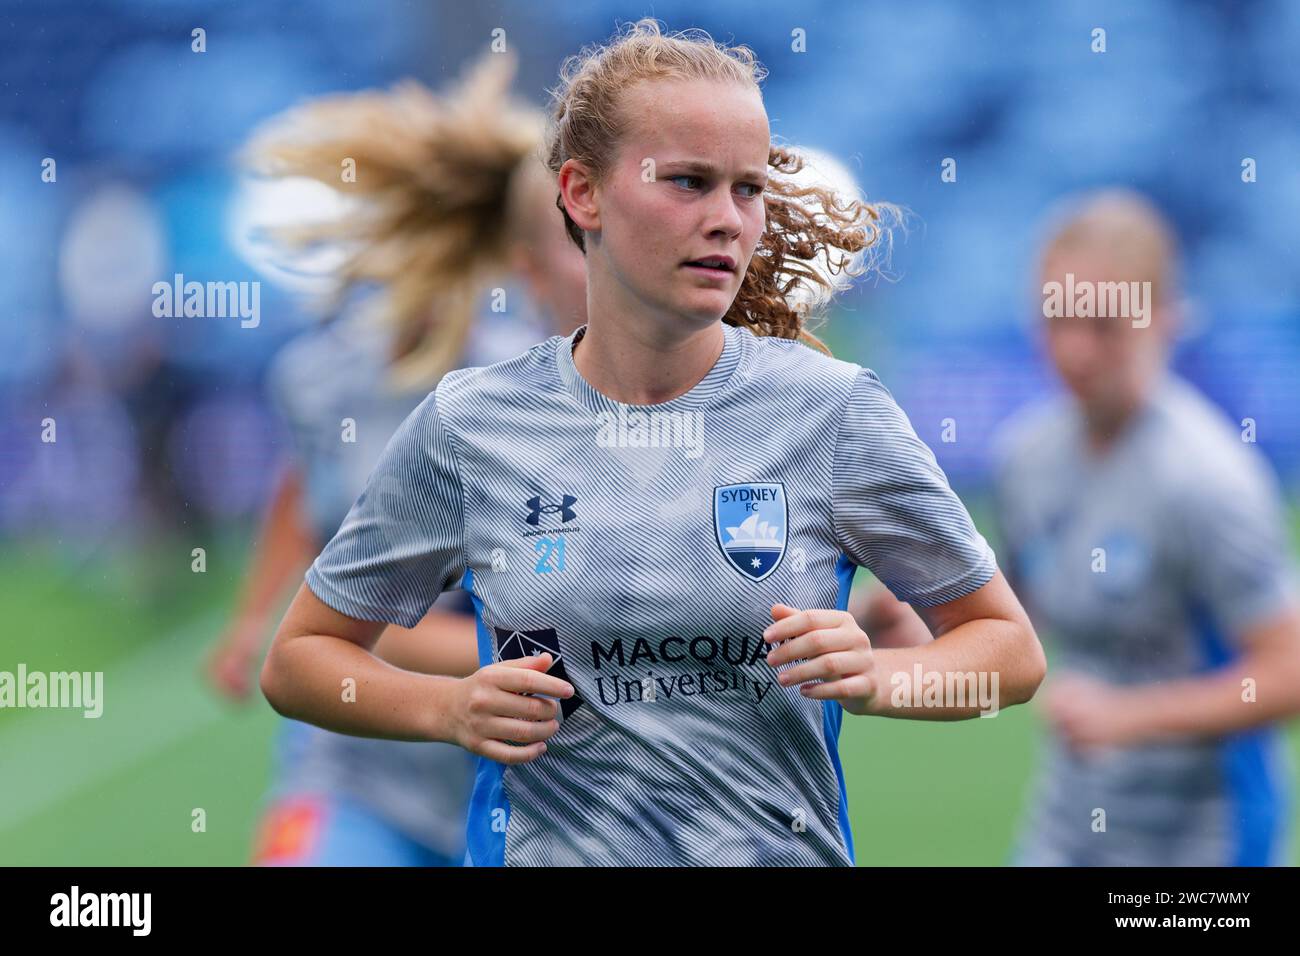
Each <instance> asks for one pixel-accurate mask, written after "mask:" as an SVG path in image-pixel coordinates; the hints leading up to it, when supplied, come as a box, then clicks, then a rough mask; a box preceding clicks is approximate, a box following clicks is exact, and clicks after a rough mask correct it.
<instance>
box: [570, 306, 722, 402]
mask: <svg viewBox="0 0 1300 956" xmlns="http://www.w3.org/2000/svg"><path fill="white" fill-rule="evenodd" d="M591 314H592V315H594V316H599V317H600V318H598V319H596V320H595V321H589V322H588V325H587V329H586V332H585V333H584V334H583V336H582V338H581V339H580V340H579V341H578V343H577V344H576V345H575V346H574V349H573V364H574V366H575V367H576V368H577V369H578V374H580V375H581V376H582V377H583V378H584V379H585V380H586V381H587V384H588V385H590V386H591V387H592V388H594V389H595V390H596V391H598V392H600V393H601V394H602V395H604V396H605V397H606V398H610V399H613V400H614V401H616V402H623V403H624V404H627V405H658V404H661V403H663V402H668V401H671V400H673V399H674V398H678V397H680V396H682V395H684V394H686V393H687V392H689V391H690V390H691V389H692V388H694V387H695V386H696V385H698V384H699V383H700V382H701V381H702V380H703V379H704V377H705V376H706V375H708V374H709V371H710V370H711V369H712V368H713V366H714V365H716V364H717V362H718V359H719V357H720V356H721V355H722V350H723V348H724V346H725V345H726V333H725V331H724V330H723V328H722V323H721V322H715V323H713V324H712V325H709V326H707V327H705V328H703V329H665V328H664V327H663V326H662V325H661V324H658V323H654V322H639V321H627V320H624V319H620V318H610V317H609V316H610V315H612V314H613V313H610V312H603V313H602V312H600V311H599V310H596V309H593V310H591Z"/></svg>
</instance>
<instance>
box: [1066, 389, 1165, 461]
mask: <svg viewBox="0 0 1300 956" xmlns="http://www.w3.org/2000/svg"><path fill="white" fill-rule="evenodd" d="M1150 397H1151V383H1147V384H1146V385H1145V386H1143V387H1142V388H1140V389H1137V390H1135V391H1134V392H1133V393H1131V394H1129V395H1127V396H1125V397H1124V398H1123V399H1122V400H1120V401H1112V402H1108V403H1107V405H1106V406H1105V407H1102V408H1085V409H1084V414H1083V421H1084V433H1085V435H1086V437H1087V444H1088V451H1089V453H1090V454H1091V455H1093V456H1094V457H1097V458H1103V457H1105V456H1106V455H1108V454H1109V453H1110V452H1111V450H1112V449H1113V448H1114V447H1115V446H1116V445H1117V444H1119V442H1120V441H1121V440H1122V439H1123V438H1124V436H1125V435H1127V434H1128V432H1129V430H1130V429H1132V428H1133V427H1134V425H1135V424H1136V422H1137V420H1138V419H1139V418H1140V417H1141V415H1142V410H1143V409H1144V408H1145V407H1146V405H1147V402H1148V401H1149V400H1150Z"/></svg>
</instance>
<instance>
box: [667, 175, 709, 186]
mask: <svg viewBox="0 0 1300 956" xmlns="http://www.w3.org/2000/svg"><path fill="white" fill-rule="evenodd" d="M683 179H684V180H687V181H689V182H692V183H695V184H696V185H699V184H700V183H702V182H704V180H703V179H702V178H701V177H699V176H687V175H682V176H669V177H668V181H669V182H670V183H672V182H677V181H679V180H683ZM682 188H683V189H690V188H691V187H690V186H683V187H682Z"/></svg>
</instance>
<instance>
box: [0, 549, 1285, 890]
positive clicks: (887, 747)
mask: <svg viewBox="0 0 1300 956" xmlns="http://www.w3.org/2000/svg"><path fill="white" fill-rule="evenodd" d="M190 547H191V545H189V544H184V543H177V542H174V543H171V544H169V545H155V546H152V547H150V548H149V549H141V550H138V551H134V552H131V553H128V554H125V555H123V554H115V555H106V554H105V555H96V556H93V557H91V558H88V559H72V558H69V557H68V556H67V555H66V554H61V553H59V552H58V551H56V550H54V549H50V550H48V551H45V552H43V553H33V552H32V551H31V550H30V549H29V548H25V549H24V551H23V553H22V554H18V553H16V552H8V553H0V606H3V607H4V608H5V609H6V612H7V613H6V620H5V623H6V627H5V628H4V631H3V633H0V670H10V671H12V670H14V669H15V668H16V667H17V664H18V663H19V662H22V663H25V664H26V665H27V668H28V670H29V671H32V670H46V671H52V670H80V671H87V670H103V671H104V673H105V676H104V698H105V704H104V714H103V716H102V717H100V718H98V719H93V720H92V719H86V718H84V717H82V716H81V714H80V712H79V711H59V710H18V709H6V710H0V780H2V781H4V786H3V788H0V865H25V864H34V865H239V864H242V863H243V862H245V860H246V858H247V854H248V848H249V846H250V842H251V840H252V835H253V830H254V826H255V824H256V821H257V816H258V812H259V809H260V806H261V802H262V799H263V795H264V792H265V789H266V786H267V783H268V780H269V775H270V770H271V743H272V736H273V734H274V732H275V729H276V725H277V721H278V720H279V718H278V717H277V716H276V715H275V714H274V713H273V712H272V711H271V710H270V708H269V707H268V706H267V704H266V703H265V701H263V700H261V699H260V697H259V698H258V699H257V700H256V701H255V702H254V703H253V704H252V705H250V706H249V707H246V708H243V709H239V708H235V707H232V706H230V705H227V704H225V703H223V702H220V701H217V700H216V699H215V698H214V696H213V695H212V694H211V693H209V692H208V690H207V688H206V687H205V685H204V684H203V682H202V680H201V676H200V666H201V662H202V659H203V654H204V652H205V650H206V646H207V643H208V642H209V641H210V639H211V638H212V637H213V635H215V634H216V633H217V631H218V629H219V627H220V626H221V624H222V622H223V620H224V617H223V615H224V613H225V610H226V609H227V608H229V607H230V606H231V602H232V596H233V594H234V591H235V587H236V582H237V580H238V575H239V572H240V562H241V561H242V560H243V556H244V549H243V546H242V545H241V544H239V543H238V542H236V541H230V542H227V543H226V544H225V545H222V544H221V543H219V542H216V543H213V545H212V546H211V547H210V548H209V550H208V557H207V572H206V573H205V574H193V573H191V571H190V557H189V548H190ZM1049 654H1050V648H1049ZM1040 732H1041V725H1040V722H1039V720H1038V718H1037V715H1036V713H1035V711H1034V708H1033V705H1030V706H1029V707H1021V708H1015V709H1013V710H1009V711H1007V712H1005V713H1002V714H1000V715H999V716H998V717H996V718H994V719H984V720H971V721H965V722H961V723H954V724H938V723H928V722H912V721H888V720H863V719H858V718H853V717H848V716H846V718H845V721H844V730H843V734H842V737H841V744H840V753H841V757H842V759H843V762H844V768H845V774H846V776H847V778H848V791H849V811H850V817H851V819H852V824H853V833H854V839H855V842H856V845H857V855H858V861H859V863H860V864H866V865H872V864H879V865H934V864H940V865H943V864H947V865H983V866H996V865H1000V864H1002V863H1004V862H1005V861H1006V859H1007V856H1008V853H1009V851H1010V847H1011V840H1012V836H1013V834H1014V832H1015V828H1016V824H1017V821H1018V817H1019V813H1020V809H1021V807H1022V806H1023V804H1024V801H1025V798H1026V789H1027V786H1028V783H1029V774H1030V771H1031V768H1032V763H1033V755H1034V748H1035V747H1036V746H1037V743H1038V740H1039V735H1040ZM1289 739H1290V742H1291V745H1292V749H1293V751H1294V752H1295V755H1296V760H1295V765H1296V766H1297V767H1300V727H1297V726H1293V728H1292V730H1291V733H1290V735H1289ZM1293 788H1294V791H1295V792H1298V793H1300V781H1295V782H1293ZM198 822H201V823H202V824H203V829H202V830H201V831H199V832H196V829H197V823H198ZM1296 838H1297V843H1296V844H1294V845H1293V846H1292V853H1291V862H1294V861H1295V860H1296V858H1297V856H1300V853H1298V852H1297V851H1300V829H1298V832H1297V833H1296Z"/></svg>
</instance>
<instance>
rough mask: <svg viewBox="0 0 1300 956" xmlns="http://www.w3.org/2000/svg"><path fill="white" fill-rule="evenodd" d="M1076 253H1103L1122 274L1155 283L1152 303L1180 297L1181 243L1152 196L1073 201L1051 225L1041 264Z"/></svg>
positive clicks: (1111, 194)
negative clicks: (1178, 295) (1179, 250)
mask: <svg viewBox="0 0 1300 956" xmlns="http://www.w3.org/2000/svg"><path fill="white" fill-rule="evenodd" d="M1074 251H1094V252H1098V253H1100V254H1101V255H1102V256H1103V257H1104V258H1105V260H1106V261H1107V262H1108V263H1110V264H1111V267H1112V269H1113V271H1115V272H1116V273H1117V275H1116V276H1115V278H1117V279H1118V278H1121V277H1125V278H1127V277H1131V278H1133V279H1135V280H1141V281H1149V282H1150V283H1151V301H1152V302H1157V303H1159V302H1165V301H1166V300H1167V299H1168V298H1170V297H1173V296H1175V295H1176V294H1177V288H1178V281H1179V280H1178V258H1179V254H1178V240H1177V237H1176V236H1175V234H1174V231H1173V229H1172V227H1171V226H1170V225H1169V221H1168V220H1167V219H1166V218H1165V217H1164V215H1163V214H1162V213H1161V212H1160V210H1159V209H1157V208H1156V206H1155V204H1154V203H1153V202H1151V200H1150V199H1148V198H1147V197H1146V196H1143V195H1142V194H1141V193H1138V192H1136V191H1134V190H1131V189H1127V188H1111V189H1102V190H1097V191H1095V192H1089V193H1084V194H1083V195H1081V196H1076V197H1074V198H1073V199H1072V200H1070V201H1069V202H1068V203H1067V204H1066V206H1065V207H1064V209H1063V210H1062V211H1058V212H1057V214H1056V215H1055V216H1054V217H1052V219H1051V228H1050V231H1049V233H1048V238H1047V241H1046V243H1045V244H1044V246H1043V252H1042V259H1041V262H1042V264H1043V266H1046V264H1047V262H1048V261H1049V260H1050V259H1052V258H1054V257H1055V256H1057V255H1059V254H1061V253H1065V252H1074Z"/></svg>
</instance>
